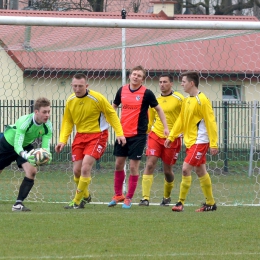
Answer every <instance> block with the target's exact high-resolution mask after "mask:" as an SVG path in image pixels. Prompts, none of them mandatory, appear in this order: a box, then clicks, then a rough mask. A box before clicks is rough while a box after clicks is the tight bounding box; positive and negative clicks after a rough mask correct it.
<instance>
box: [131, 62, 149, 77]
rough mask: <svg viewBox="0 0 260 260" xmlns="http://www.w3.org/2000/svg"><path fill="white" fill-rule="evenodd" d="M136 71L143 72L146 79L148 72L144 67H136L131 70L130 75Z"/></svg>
mask: <svg viewBox="0 0 260 260" xmlns="http://www.w3.org/2000/svg"><path fill="white" fill-rule="evenodd" d="M134 70H141V71H142V72H143V74H144V76H143V79H145V77H146V70H145V69H144V67H143V66H141V65H138V66H135V67H134V68H132V69H131V70H130V75H131V74H132V73H133V71H134Z"/></svg>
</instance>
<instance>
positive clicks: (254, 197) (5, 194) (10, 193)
mask: <svg viewBox="0 0 260 260" xmlns="http://www.w3.org/2000/svg"><path fill="white" fill-rule="evenodd" d="M113 164H114V162H113ZM113 164H112V163H111V164H105V163H101V168H100V169H96V168H95V167H94V169H93V172H92V183H91V184H90V187H89V188H90V192H91V195H92V199H93V202H108V201H109V200H110V199H111V197H112V195H113V179H114V173H113V167H114V165H113ZM12 167H13V168H12V170H10V169H5V170H4V171H3V172H2V173H1V175H0V201H14V200H15V199H16V196H17V193H18V188H19V184H20V183H21V181H22V179H23V178H24V173H23V172H22V171H19V170H17V169H16V168H15V165H14V166H12ZM143 168H144V164H141V167H140V169H141V174H142V172H143ZM259 168H260V165H255V166H254V171H253V174H252V176H250V177H249V176H248V162H229V172H228V173H225V172H223V161H217V162H213V161H211V162H209V163H208V172H209V174H210V175H211V179H212V184H213V193H214V197H215V199H216V202H217V203H218V205H251V204H255V205H259V204H260V185H259V184H260V175H259ZM174 172H175V185H174V189H173V191H172V195H171V197H172V200H173V202H175V201H177V199H178V196H179V186H180V182H181V162H178V163H177V165H175V167H174ZM154 177H155V178H154V183H153V186H152V192H151V203H156V204H158V203H159V202H160V200H161V199H162V197H163V183H164V175H163V173H162V170H161V169H160V165H158V168H157V170H156V172H155V174H154ZM141 183H142V178H139V182H138V187H137V190H136V193H135V196H134V199H133V202H135V203H137V202H138V201H139V200H140V199H141V197H142V188H141ZM74 193H75V186H74V182H73V177H72V167H71V164H70V163H65V162H64V163H63V164H53V165H50V166H46V167H42V168H40V171H39V172H38V174H37V179H36V181H35V185H34V187H33V189H32V191H31V193H30V195H29V197H28V198H27V201H34V202H68V201H69V200H71V199H72V198H73V197H74ZM203 201H204V197H203V194H202V192H201V188H200V184H199V180H198V178H197V177H196V174H195V173H193V174H192V185H191V189H190V191H189V194H188V197H187V201H186V203H187V204H190V205H199V204H200V203H201V202H203Z"/></svg>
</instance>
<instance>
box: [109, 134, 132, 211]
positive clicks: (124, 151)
mask: <svg viewBox="0 0 260 260" xmlns="http://www.w3.org/2000/svg"><path fill="white" fill-rule="evenodd" d="M126 140H128V138H126ZM128 148H129V147H128V141H126V144H125V145H124V146H122V145H121V144H119V143H118V142H117V141H116V142H115V146H114V153H113V154H114V155H115V156H116V161H115V172H114V195H113V197H112V200H111V201H110V202H109V203H108V207H114V206H116V205H117V203H118V202H122V201H124V199H125V196H124V195H123V183H124V180H125V170H124V167H125V162H126V158H127V156H128Z"/></svg>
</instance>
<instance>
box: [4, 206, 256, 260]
mask: <svg viewBox="0 0 260 260" xmlns="http://www.w3.org/2000/svg"><path fill="white" fill-rule="evenodd" d="M25 205H26V206H27V207H29V208H31V210H32V211H31V212H12V211H11V206H12V203H6V202H5V203H3V202H1V203H0V216H1V218H0V225H1V232H0V244H1V249H0V252H1V253H0V260H2V259H12V260H16V259H29V260H32V259H35V260H38V259H101V260H102V259H113V260H114V259H116V260H117V259H120V260H121V259H167V260H168V259H177V260H179V259H205V260H206V259H207V260H208V259H225V260H229V259H232V260H233V259H236V260H239V259H259V258H260V249H259V241H260V232H259V213H260V208H259V207H257V206H251V207H246V206H236V207H233V206H230V207H228V206H220V207H218V210H217V211H215V212H202V213H197V212H195V209H196V208H197V207H193V206H186V207H185V211H184V212H172V211H171V207H160V206H149V207H140V206H137V205H133V206H132V208H131V209H122V208H121V205H117V206H116V207H114V208H108V207H107V205H104V204H103V205H102V204H101V205H100V204H98V205H97V204H88V205H86V208H85V209H80V210H65V209H63V206H64V205H65V204H61V203H56V204H53V203H38V202H37V203H29V202H27V203H25Z"/></svg>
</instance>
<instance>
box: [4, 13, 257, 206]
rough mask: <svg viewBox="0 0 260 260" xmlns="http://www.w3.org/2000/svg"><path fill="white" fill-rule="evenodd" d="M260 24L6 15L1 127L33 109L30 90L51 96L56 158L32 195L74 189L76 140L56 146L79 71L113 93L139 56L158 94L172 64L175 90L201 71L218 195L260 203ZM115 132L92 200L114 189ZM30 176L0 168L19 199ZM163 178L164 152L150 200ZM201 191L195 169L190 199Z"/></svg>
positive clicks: (199, 198)
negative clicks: (214, 131)
mask: <svg viewBox="0 0 260 260" xmlns="http://www.w3.org/2000/svg"><path fill="white" fill-rule="evenodd" d="M255 24H258V23H250V22H248V23H241V24H239V22H236V23H233V24H232V23H230V22H226V23H225V22H222V23H218V22H215V23H210V22H197V23H196V22H194V23H192V22H186V23H185V22H183V23H176V21H167V23H165V21H142V22H141V21H139V20H136V21H135V20H131V21H123V20H117V21H115V20H110V19H107V20H101V19H96V20H95V19H73V18H63V19H55V18H50V17H48V18H46V17H42V18H39V19H38V18H35V19H33V18H32V17H27V18H25V17H20V18H19V17H16V19H13V20H11V19H9V17H5V18H3V17H2V18H1V19H0V132H3V131H4V127H5V126H6V125H8V124H13V123H14V122H15V121H16V120H17V119H18V117H19V116H21V115H23V114H26V113H30V112H31V111H32V104H33V100H35V99H36V98H38V97H39V96H45V97H48V98H49V99H50V100H51V102H52V112H51V114H52V115H51V121H52V123H53V128H54V135H53V139H52V152H53V161H52V164H51V165H50V166H44V167H41V168H40V169H39V173H38V174H37V178H36V181H35V185H34V187H33V189H32V191H31V193H30V195H29V197H28V200H29V201H44V202H67V201H70V200H71V198H72V196H74V192H75V186H74V182H73V176H72V163H71V160H70V157H71V153H70V145H71V142H69V143H68V145H67V146H66V149H64V151H63V152H62V153H61V154H55V152H54V147H55V145H56V144H57V142H58V136H59V130H60V125H61V120H62V115H63V108H64V104H65V101H66V99H67V97H68V96H69V95H70V93H72V89H71V86H70V82H71V78H72V76H73V75H74V74H75V73H77V72H83V73H85V74H86V75H87V76H88V79H89V82H88V83H89V88H90V89H94V90H96V91H99V92H101V93H102V94H103V95H105V96H106V97H107V99H108V100H109V101H110V102H112V101H113V99H114V96H115V93H116V91H117V90H118V88H120V87H121V85H122V82H124V81H126V82H127V72H128V70H129V69H131V68H132V67H134V66H136V65H142V66H143V67H145V68H146V70H147V78H146V80H145V83H144V85H145V86H147V87H148V88H150V89H151V90H152V91H153V92H154V93H155V94H156V95H159V93H160V92H159V88H158V78H159V76H160V75H161V74H162V73H171V74H172V75H173V76H174V90H176V91H179V92H181V93H183V90H182V88H181V86H180V78H179V75H180V73H181V72H183V71H186V70H197V71H199V72H200V87H199V89H200V90H201V91H202V92H204V93H205V94H206V95H207V96H208V97H209V98H210V100H211V101H212V105H213V108H214V111H215V115H216V119H217V124H218V132H219V148H220V153H219V154H218V155H217V156H216V157H211V156H209V155H208V164H207V167H208V172H209V174H210V175H211V177H212V183H213V193H214V196H215V199H216V202H217V203H218V204H219V205H244V204H250V205H258V204H260V162H259V156H260V155H259V152H260V147H259V136H260V135H259V132H260V127H259V103H258V100H260V84H259V73H260V55H259V53H260V31H259V30H260V26H259V24H258V25H255ZM183 94H184V95H186V94H185V93H183ZM71 139H72V137H71ZM38 141H39V142H40V140H38ZM114 141H115V136H114V132H113V131H112V130H111V131H110V137H109V141H108V148H107V150H106V152H105V154H104V156H103V157H102V159H101V160H100V161H98V162H97V163H96V165H95V167H94V169H93V172H92V183H91V185H90V192H91V195H92V198H93V199H92V201H93V202H94V203H106V202H108V201H110V199H111V196H112V195H113V178H114V176H113V174H114V163H115V158H114V156H113V144H114ZM36 145H39V144H37V143H36ZM184 156H185V149H184V148H183V149H182V152H181V154H180V156H179V159H178V162H177V164H176V165H175V167H174V172H175V186H174V189H173V191H172V195H171V197H172V201H173V202H175V200H176V201H177V200H178V195H179V185H180V181H181V165H182V162H183V159H184ZM144 166H145V156H144V157H143V159H142V163H141V167H140V178H139V185H138V187H137V191H136V193H135V196H134V202H138V201H139V200H140V199H141V197H142V194H141V177H142V172H143V169H144ZM127 167H128V166H127ZM127 170H128V168H127ZM23 177H24V173H23V172H22V171H20V170H19V169H17V166H16V164H15V163H13V164H12V165H11V166H10V167H8V168H7V169H5V170H4V171H3V172H2V174H1V176H0V200H2V201H9V200H14V199H15V198H16V195H17V192H18V188H19V184H20V182H21V180H22V178H23ZM163 183H164V175H163V172H162V165H161V163H160V162H159V163H158V165H157V168H156V172H155V179H154V183H153V186H152V193H151V203H156V204H158V203H159V202H160V201H161V199H162V197H163ZM203 200H204V198H203V194H202V193H201V189H200V186H199V181H198V179H197V178H196V175H195V174H193V181H192V186H191V189H190V193H189V195H188V198H187V203H188V204H196V205H197V204H200V203H201V202H203Z"/></svg>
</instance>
